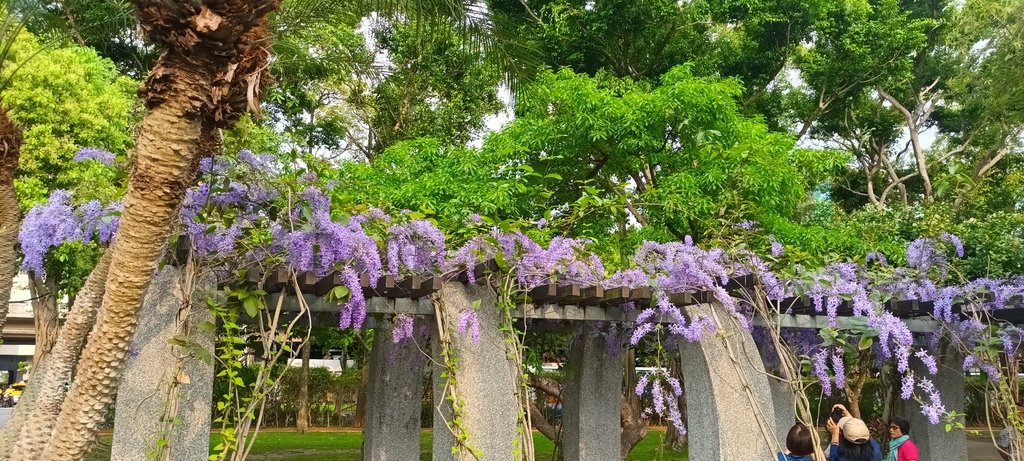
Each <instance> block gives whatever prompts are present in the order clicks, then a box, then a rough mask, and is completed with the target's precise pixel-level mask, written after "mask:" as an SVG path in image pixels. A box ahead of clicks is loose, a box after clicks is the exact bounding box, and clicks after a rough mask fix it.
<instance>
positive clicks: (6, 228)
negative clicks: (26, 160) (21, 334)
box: [0, 107, 21, 331]
mask: <svg viewBox="0 0 1024 461" xmlns="http://www.w3.org/2000/svg"><path fill="white" fill-rule="evenodd" d="M20 156H21V129H20V128H18V127H17V126H16V125H15V124H14V122H12V121H11V119H10V118H9V117H8V116H7V111H6V110H5V109H3V108H2V107H0V331H2V330H3V328H4V322H5V321H6V320H7V308H8V302H9V301H10V300H11V286H12V285H13V284H14V276H15V275H16V274H17V273H18V251H17V246H18V227H19V226H18V224H19V223H20V220H19V213H18V196H17V195H15V193H14V171H15V170H17V169H18V158H19V157H20Z"/></svg>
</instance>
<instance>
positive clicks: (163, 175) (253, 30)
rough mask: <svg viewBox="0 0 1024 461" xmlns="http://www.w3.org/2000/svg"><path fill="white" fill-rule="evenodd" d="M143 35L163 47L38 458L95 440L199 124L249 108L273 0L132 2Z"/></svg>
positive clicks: (184, 182) (260, 80) (194, 165)
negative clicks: (74, 364)
mask: <svg viewBox="0 0 1024 461" xmlns="http://www.w3.org/2000/svg"><path fill="white" fill-rule="evenodd" d="M133 3H134V4H135V12H136V15H137V16H138V17H139V22H140V25H141V27H142V29H143V30H144V32H146V35H147V38H148V39H149V40H151V41H153V42H154V43H156V44H157V45H158V46H160V47H162V48H163V49H164V50H163V54H162V55H161V56H160V59H159V60H158V62H157V64H156V66H155V67H154V69H153V72H152V74H151V75H150V78H149V80H148V81H147V82H146V85H145V87H144V88H143V90H142V92H141V93H142V96H143V98H144V99H145V101H146V106H147V113H146V115H145V117H144V118H143V120H142V123H141V125H140V129H139V135H138V139H137V140H136V143H135V150H134V155H133V156H132V159H133V162H134V164H133V166H132V172H131V176H130V177H129V181H128V191H127V193H126V195H125V200H124V211H123V213H122V215H121V222H120V226H119V229H118V234H117V238H116V239H115V240H114V243H113V245H112V246H111V247H110V249H109V250H108V251H109V252H110V253H111V261H110V272H109V276H108V277H107V283H106V287H105V292H104V295H103V301H102V303H101V307H100V309H101V310H102V311H103V314H102V315H103V317H102V321H101V322H100V323H99V324H98V325H97V328H96V329H95V331H94V332H93V333H92V334H91V336H90V338H89V343H88V345H87V346H86V348H85V351H84V353H83V354H82V358H81V360H80V361H79V363H78V374H77V378H76V379H75V382H74V383H73V384H72V386H71V390H70V392H69V393H68V397H67V399H66V400H65V402H64V405H63V407H62V408H61V412H60V415H59V417H58V419H57V424H56V426H55V429H54V431H53V435H52V436H51V438H50V441H49V443H48V444H47V446H46V448H45V449H44V450H43V451H42V453H43V459H46V460H59V461H65V460H68V459H81V458H82V457H84V456H85V454H86V453H87V452H88V450H89V447H90V446H91V445H92V442H93V441H94V440H95V436H96V431H97V429H98V427H99V424H100V422H101V421H102V420H103V417H104V414H105V412H106V409H107V408H108V407H109V406H110V404H111V403H112V401H113V398H114V395H115V394H116V392H117V384H118V380H119V378H120V374H121V368H122V365H123V364H124V357H125V355H126V353H127V349H128V346H129V344H130V343H131V339H132V336H133V334H134V332H135V325H136V317H137V315H138V311H139V308H140V307H141V304H142V298H143V296H144V295H145V293H146V289H147V288H148V286H149V283H150V281H151V279H152V277H153V273H154V271H155V270H156V268H157V264H158V263H159V261H160V259H161V258H162V257H163V255H164V254H165V252H166V246H167V240H168V237H169V236H170V231H171V227H172V224H173V222H174V221H175V219H176V218H177V213H178V209H179V207H180V205H181V202H182V199H183V198H184V196H185V191H186V189H187V188H188V187H189V186H190V185H191V184H192V183H193V182H194V179H195V173H196V170H197V169H198V166H199V160H200V154H201V153H202V152H203V151H204V150H207V149H206V146H208V144H209V142H208V140H207V139H204V136H203V135H204V134H208V133H209V127H211V126H216V127H225V126H230V125H232V124H233V123H234V122H235V121H237V119H238V117H239V116H240V115H241V114H242V113H244V112H245V111H246V110H247V109H248V108H249V107H258V104H259V95H260V94H261V92H262V87H263V84H264V83H265V81H266V75H265V69H266V66H267V62H268V58H269V51H268V50H267V48H266V47H267V46H269V33H268V29H267V19H266V13H268V12H269V11H271V10H273V9H276V8H277V7H278V5H279V3H280V2H279V1H278V0H252V1H241V0H227V1H216V2H215V1H204V2H198V1H189V2H186V1H180V0H179V1H167V0H160V1H157V0H135V1H134V2H133Z"/></svg>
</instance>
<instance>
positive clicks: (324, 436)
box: [86, 430, 686, 461]
mask: <svg viewBox="0 0 1024 461" xmlns="http://www.w3.org/2000/svg"><path fill="white" fill-rule="evenodd" d="M664 436H665V432H664V431H659V430H651V431H648V432H647V437H644V439H643V440H642V441H640V443H639V444H638V445H637V446H636V448H634V449H633V452H632V453H630V455H629V459H631V460H644V461H647V460H685V459H686V453H677V452H672V451H668V450H666V449H664V447H662V446H661V440H662V438H663V437H664ZM432 437H433V434H432V433H431V432H430V431H424V432H422V433H421V434H420V459H421V460H430V454H431V453H430V452H431V439H432ZM110 440H111V436H109V435H107V436H103V437H102V438H101V442H100V443H99V444H98V445H97V446H96V448H95V449H94V450H93V452H92V453H90V454H89V456H88V457H87V458H86V459H87V460H88V461H106V460H109V459H110ZM533 440H534V443H535V444H536V447H537V460H538V461H543V460H549V459H551V454H552V451H553V449H554V445H553V444H552V443H551V441H550V440H548V439H547V438H545V437H544V436H543V435H540V434H539V433H537V432H534V434H533ZM362 441H363V435H362V434H361V433H359V432H310V433H307V434H298V433H294V432H260V434H259V436H258V437H257V439H256V443H255V445H253V449H252V453H251V454H250V456H249V459H250V460H252V461H269V460H281V461H284V460H287V461H314V460H344V461H349V460H352V461H355V460H359V459H361V458H360V456H359V451H360V446H361V445H362ZM216 443H217V439H216V436H212V437H211V438H210V446H213V445H214V444H216Z"/></svg>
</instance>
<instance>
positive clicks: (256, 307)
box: [242, 297, 262, 317]
mask: <svg viewBox="0 0 1024 461" xmlns="http://www.w3.org/2000/svg"><path fill="white" fill-rule="evenodd" d="M242 307H244V308H245V313H246V314H249V317H256V316H257V315H259V313H260V309H261V308H262V306H261V303H260V300H259V298H254V297H248V298H245V299H244V300H243V301H242Z"/></svg>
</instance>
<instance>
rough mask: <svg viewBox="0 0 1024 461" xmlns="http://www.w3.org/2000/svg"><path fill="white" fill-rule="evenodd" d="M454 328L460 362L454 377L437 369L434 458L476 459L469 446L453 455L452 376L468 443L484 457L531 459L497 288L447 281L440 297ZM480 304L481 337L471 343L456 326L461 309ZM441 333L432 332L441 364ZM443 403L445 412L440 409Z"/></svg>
mask: <svg viewBox="0 0 1024 461" xmlns="http://www.w3.org/2000/svg"><path fill="white" fill-rule="evenodd" d="M437 302H438V303H439V308H440V310H441V312H442V316H443V317H444V319H438V320H439V321H443V322H445V324H444V325H445V328H446V329H447V331H449V332H450V337H451V341H452V343H451V345H450V346H451V347H450V348H451V351H452V353H453V354H454V358H455V361H456V366H455V371H454V373H453V376H450V377H449V376H447V373H448V372H447V370H446V369H445V368H444V367H442V366H435V367H434V407H435V410H434V456H433V459H434V460H436V461H440V460H458V461H470V460H474V459H476V458H474V456H473V455H472V454H470V453H468V452H466V451H465V450H461V451H459V452H458V453H455V454H453V453H452V447H454V446H456V441H455V436H454V435H453V434H452V430H451V429H454V427H453V428H450V426H449V425H448V424H446V421H447V422H448V423H451V421H452V405H451V400H449V399H450V398H451V397H452V396H451V395H448V394H446V393H445V392H444V389H445V383H446V382H447V380H448V379H454V380H455V383H456V386H457V389H458V394H457V395H455V396H454V398H455V399H456V401H457V402H458V403H459V407H461V413H462V415H461V418H460V419H459V424H460V425H461V427H462V429H463V430H464V431H465V435H466V436H467V437H468V441H467V442H468V444H469V446H470V447H472V449H473V450H474V451H476V452H477V453H478V454H479V455H480V458H479V459H480V460H481V461H491V460H494V461H509V460H514V459H533V453H524V450H523V449H522V448H521V447H522V445H521V443H520V441H519V435H518V431H517V422H518V412H519V403H518V402H517V401H516V394H515V391H516V385H517V384H516V382H517V381H518V377H517V373H518V371H517V370H516V369H515V367H514V366H513V364H512V363H511V361H510V360H509V356H510V355H509V354H510V353H511V352H512V351H511V346H510V345H509V344H508V342H507V341H505V339H504V337H503V334H502V333H501V331H499V329H498V328H499V325H500V323H501V313H500V312H499V311H498V308H497V306H496V304H497V300H496V297H495V294H494V289H493V288H491V287H488V286H481V285H475V284H468V285H464V284H462V283H458V282H448V283H445V284H444V286H443V287H442V288H441V292H440V297H439V299H438V301H437ZM474 304H477V305H478V308H477V309H476V312H477V316H478V318H479V324H480V341H479V342H475V341H473V339H472V337H471V335H470V332H469V331H467V332H466V333H465V334H459V333H458V330H457V328H456V325H457V321H458V319H459V313H460V312H461V311H462V310H463V309H472V308H473V305H474ZM437 336H438V335H433V337H434V339H433V340H432V341H431V342H432V344H433V347H432V349H433V351H434V361H435V362H436V363H438V364H443V363H444V359H443V358H442V357H441V348H440V343H439V339H438V338H437ZM439 404H441V405H440V407H441V410H440V411H438V410H436V408H437V407H438V405H439Z"/></svg>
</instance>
